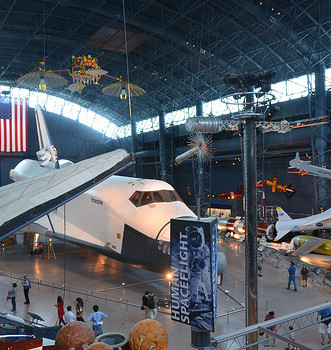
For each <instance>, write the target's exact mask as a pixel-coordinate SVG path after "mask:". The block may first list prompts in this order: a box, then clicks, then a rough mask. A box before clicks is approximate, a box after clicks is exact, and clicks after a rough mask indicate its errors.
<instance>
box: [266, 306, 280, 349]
mask: <svg viewBox="0 0 331 350" xmlns="http://www.w3.org/2000/svg"><path fill="white" fill-rule="evenodd" d="M273 318H275V313H274V312H273V311H270V312H269V313H268V314H267V315H266V317H265V319H264V320H265V321H269V320H272V319H273ZM267 329H269V330H271V331H272V332H277V330H276V326H270V327H267ZM265 336H266V338H267V339H268V338H269V334H268V333H266V335H265ZM264 346H269V341H267V342H266V343H265V344H264ZM271 346H272V347H274V346H276V338H274V339H273V341H272V345H271Z"/></svg>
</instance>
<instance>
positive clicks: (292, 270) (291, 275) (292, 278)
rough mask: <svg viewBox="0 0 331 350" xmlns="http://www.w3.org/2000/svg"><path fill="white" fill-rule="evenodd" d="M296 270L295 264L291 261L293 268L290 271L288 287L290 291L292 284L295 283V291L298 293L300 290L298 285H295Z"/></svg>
mask: <svg viewBox="0 0 331 350" xmlns="http://www.w3.org/2000/svg"><path fill="white" fill-rule="evenodd" d="M295 270H296V268H295V266H294V262H293V261H291V266H290V267H289V269H288V286H287V289H288V290H289V289H290V286H291V282H293V285H294V291H295V292H296V291H297V290H298V289H297V285H296V283H295Z"/></svg>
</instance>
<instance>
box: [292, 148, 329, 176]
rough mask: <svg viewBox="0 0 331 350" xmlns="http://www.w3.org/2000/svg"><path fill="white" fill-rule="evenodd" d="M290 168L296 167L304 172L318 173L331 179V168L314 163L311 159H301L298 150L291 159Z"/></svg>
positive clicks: (317, 174)
mask: <svg viewBox="0 0 331 350" xmlns="http://www.w3.org/2000/svg"><path fill="white" fill-rule="evenodd" d="M289 163H290V166H289V168H290V169H293V168H296V169H298V170H299V172H301V173H302V174H309V175H314V176H315V175H316V176H320V177H325V178H327V179H331V170H329V169H326V168H321V167H319V166H315V165H312V164H311V162H310V161H306V160H301V159H300V157H299V153H298V152H297V153H296V155H295V158H294V159H292V160H290V162H289Z"/></svg>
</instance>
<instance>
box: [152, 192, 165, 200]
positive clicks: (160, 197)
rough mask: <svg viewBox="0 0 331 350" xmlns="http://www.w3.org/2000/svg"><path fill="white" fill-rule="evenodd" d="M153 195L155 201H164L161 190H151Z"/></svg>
mask: <svg viewBox="0 0 331 350" xmlns="http://www.w3.org/2000/svg"><path fill="white" fill-rule="evenodd" d="M153 197H154V201H155V202H165V200H164V198H163V197H162V194H161V192H153Z"/></svg>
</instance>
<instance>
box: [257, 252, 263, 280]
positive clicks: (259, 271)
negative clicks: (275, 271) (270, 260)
mask: <svg viewBox="0 0 331 350" xmlns="http://www.w3.org/2000/svg"><path fill="white" fill-rule="evenodd" d="M262 266H263V257H262V254H261V253H260V256H259V257H258V259H257V275H258V276H259V277H262V276H263V275H262Z"/></svg>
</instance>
